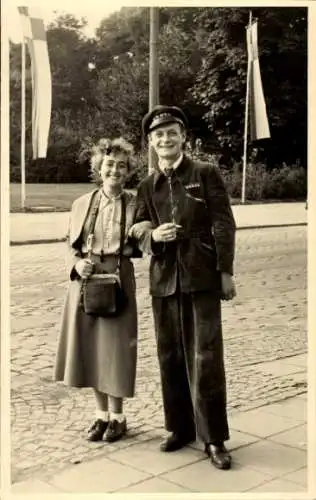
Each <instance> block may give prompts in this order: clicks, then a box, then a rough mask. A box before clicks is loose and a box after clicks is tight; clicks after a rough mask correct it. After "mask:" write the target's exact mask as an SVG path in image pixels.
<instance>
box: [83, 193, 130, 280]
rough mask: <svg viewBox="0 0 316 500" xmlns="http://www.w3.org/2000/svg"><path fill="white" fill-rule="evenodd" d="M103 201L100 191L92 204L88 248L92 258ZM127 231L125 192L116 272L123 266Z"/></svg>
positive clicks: (122, 202) (122, 196) (122, 198)
mask: <svg viewBox="0 0 316 500" xmlns="http://www.w3.org/2000/svg"><path fill="white" fill-rule="evenodd" d="M100 201H101V191H98V192H97V193H96V195H95V197H94V199H93V201H92V204H91V219H90V225H89V233H88V238H87V249H88V257H89V258H91V254H92V244H93V237H94V228H95V223H96V220H97V215H98V211H99V206H100ZM125 231H126V199H125V195H124V192H123V193H122V195H121V221H120V246H119V253H118V261H117V268H116V272H117V273H119V271H120V267H121V257H122V255H123V248H124V241H125Z"/></svg>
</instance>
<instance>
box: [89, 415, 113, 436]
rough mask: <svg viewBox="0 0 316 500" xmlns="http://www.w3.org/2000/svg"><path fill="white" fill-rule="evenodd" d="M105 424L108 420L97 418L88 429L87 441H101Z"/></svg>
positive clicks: (105, 427)
mask: <svg viewBox="0 0 316 500" xmlns="http://www.w3.org/2000/svg"><path fill="white" fill-rule="evenodd" d="M107 426H108V422H105V421H104V420H101V419H100V418H98V419H97V420H96V421H95V422H94V423H93V424H92V425H91V427H90V429H89V430H88V438H87V439H88V441H101V440H102V438H103V435H104V433H105V431H106V429H107Z"/></svg>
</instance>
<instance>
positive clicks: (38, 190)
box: [10, 182, 305, 212]
mask: <svg viewBox="0 0 316 500" xmlns="http://www.w3.org/2000/svg"><path fill="white" fill-rule="evenodd" d="M94 187H95V185H94V184H93V183H92V182H91V183H87V184H85V183H82V184H79V183H77V184H26V187H25V192H26V201H25V207H26V210H28V211H33V210H34V207H36V208H35V210H36V211H41V209H40V207H43V209H42V211H43V212H44V211H47V208H46V207H49V208H50V210H53V211H54V210H55V211H58V212H61V211H69V210H70V208H71V204H72V202H73V201H74V200H75V199H76V198H78V196H81V195H82V194H85V193H88V192H89V191H91V190H92V189H94ZM281 201H302V200H262V201H249V200H247V201H246V204H247V205H248V204H257V203H278V202H281ZM303 201H305V200H303ZM231 203H232V205H238V204H240V200H239V199H237V198H233V199H231ZM44 207H45V208H46V210H45V208H44ZM35 210H34V211H35ZM10 211H11V212H21V185H20V184H15V183H14V184H10Z"/></svg>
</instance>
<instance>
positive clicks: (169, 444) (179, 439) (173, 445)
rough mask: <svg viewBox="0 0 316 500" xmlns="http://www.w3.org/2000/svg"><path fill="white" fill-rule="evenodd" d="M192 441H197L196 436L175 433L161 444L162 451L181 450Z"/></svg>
mask: <svg viewBox="0 0 316 500" xmlns="http://www.w3.org/2000/svg"><path fill="white" fill-rule="evenodd" d="M192 441H195V436H194V435H192V434H191V435H182V434H177V433H175V432H174V433H172V434H171V435H170V436H169V437H167V438H166V439H165V440H164V441H163V442H162V443H161V445H160V451H176V450H180V449H181V448H184V446H186V445H187V444H189V443H192Z"/></svg>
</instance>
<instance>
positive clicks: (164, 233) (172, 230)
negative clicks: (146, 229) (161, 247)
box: [152, 222, 181, 243]
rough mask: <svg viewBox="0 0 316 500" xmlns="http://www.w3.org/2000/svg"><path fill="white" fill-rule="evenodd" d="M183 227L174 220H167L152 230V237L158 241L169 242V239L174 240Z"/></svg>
mask: <svg viewBox="0 0 316 500" xmlns="http://www.w3.org/2000/svg"><path fill="white" fill-rule="evenodd" d="M179 229H181V226H179V225H178V224H174V223H173V222H165V223H164V224H161V225H160V226H158V227H156V229H154V230H153V232H152V239H153V240H154V241H155V242H156V243H158V242H161V243H162V242H163V243H168V242H169V241H174V240H175V239H176V237H177V233H178V231H179Z"/></svg>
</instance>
